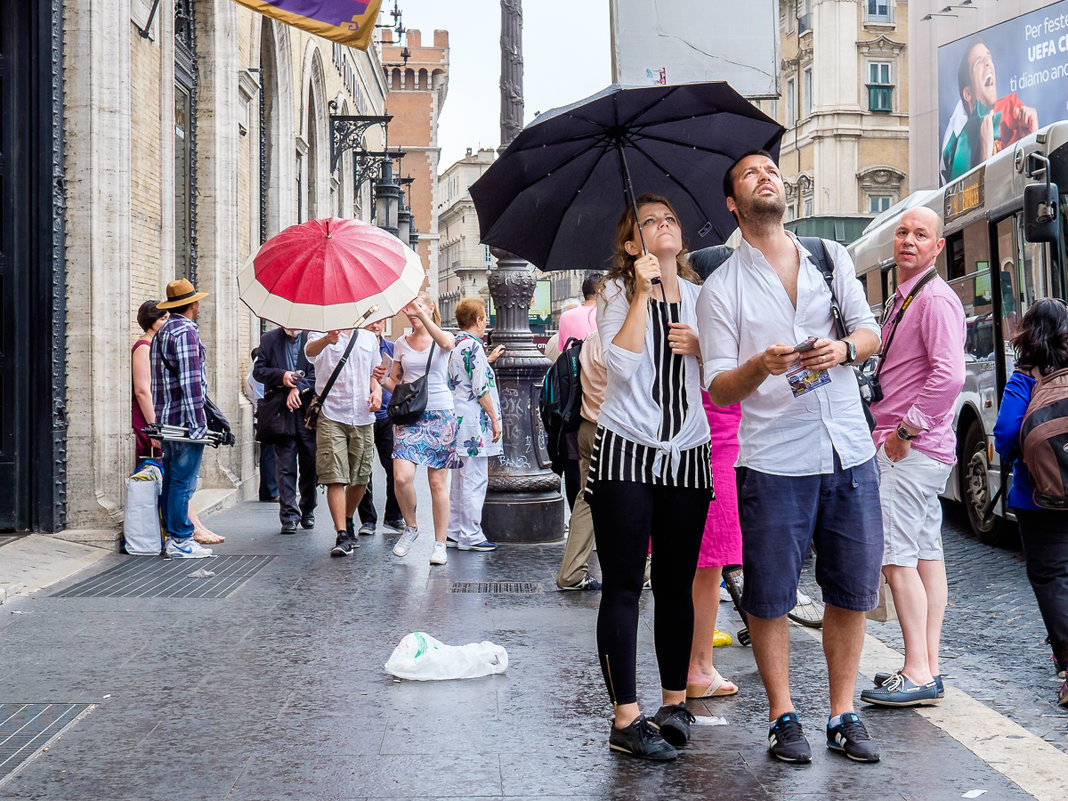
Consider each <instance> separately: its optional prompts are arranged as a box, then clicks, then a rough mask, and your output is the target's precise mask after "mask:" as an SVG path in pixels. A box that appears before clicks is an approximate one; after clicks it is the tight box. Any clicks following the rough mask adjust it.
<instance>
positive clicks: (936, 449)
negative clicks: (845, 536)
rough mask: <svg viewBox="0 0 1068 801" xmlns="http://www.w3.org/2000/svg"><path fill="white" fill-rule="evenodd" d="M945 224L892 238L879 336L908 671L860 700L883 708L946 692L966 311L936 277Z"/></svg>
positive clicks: (890, 571) (881, 409) (884, 460)
mask: <svg viewBox="0 0 1068 801" xmlns="http://www.w3.org/2000/svg"><path fill="white" fill-rule="evenodd" d="M945 242H946V241H945V239H943V238H942V219H941V217H939V216H938V214H936V213H935V212H934V211H932V210H931V209H928V208H917V209H910V210H909V211H906V212H905V213H904V214H903V215H902V216H901V221H900V222H899V223H898V226H897V229H896V230H895V232H894V263H895V264H896V265H897V282H898V283H897V291H896V292H895V293H894V296H893V297H892V298H891V300H890V305H889V308H888V310H887V314H886V317H885V319H884V321H883V329H882V341H883V345H882V364H881V367H880V370H879V383H880V385H881V387H882V390H883V400H881V401H879V402H877V403H873V404H872V412H874V414H875V420H876V428H875V431H873V432H872V436H873V438H874V439H875V446H876V448H877V449H878V453H877V454H876V455H877V458H878V460H879V470H880V486H879V497H880V504H881V506H882V515H883V546H884V550H883V575H884V576H886V582H887V584H889V585H890V591H891V592H892V593H893V596H894V606H895V607H896V609H897V615H898V619H899V621H900V623H901V632H902V635H903V636H904V640H905V664H904V666H903V667H902V668H901V670H899V671H897V672H896V673H880V674H877V675H876V677H875V683H876V686H875V687H873V688H871V689H867V690H864V691H863V692H862V693H861V694H860V698H861V700H862V701H866V702H867V703H869V704H876V705H879V706H887V707H894V706H915V705H918V704H931V703H937V702H938V699H939V698H940V697H941V696H942V694H943V687H942V677H941V671H940V670H939V667H938V649H939V644H940V642H941V637H942V619H943V617H944V615H945V610H946V602H947V598H948V594H949V591H948V587H947V583H946V569H945V562H944V560H943V551H942V507H941V505H940V504H939V500H938V496H939V494H940V493H941V492H942V490H944V489H945V486H946V481H947V479H948V478H949V475H950V472H951V471H952V469H953V464H954V462H955V461H956V436H955V435H954V433H953V428H952V423H953V410H954V405H955V402H956V399H957V396H958V395H959V394H960V390H961V387H962V386H963V385H964V337H965V321H964V307H963V306H962V305H961V302H960V298H958V297H957V295H956V294H955V293H954V292H953V290H952V289H950V287H949V285H948V284H947V283H946V282H945V281H944V280H942V278H941V277H940V276H939V275H938V274H937V270H936V267H935V261H936V259H937V258H938V254H939V253H941V252H942V248H943V247H944V246H945Z"/></svg>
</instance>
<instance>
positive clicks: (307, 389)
mask: <svg viewBox="0 0 1068 801" xmlns="http://www.w3.org/2000/svg"><path fill="white" fill-rule="evenodd" d="M307 340H308V335H307V333H305V332H303V331H294V330H292V329H289V328H275V329H274V330H272V331H268V332H267V333H266V334H264V335H263V336H262V337H261V338H260V355H259V358H258V359H256V365H255V367H254V368H253V370H252V376H253V378H255V379H256V380H257V381H259V382H260V383H262V384H263V400H261V401H260V402H259V405H258V406H257V411H256V416H257V431H258V433H257V437H258V438H259V439H260V441H261V442H264V443H268V442H269V443H273V444H274V451H275V471H276V475H277V478H278V499H279V503H278V519H279V520H280V521H281V523H282V533H283V534H296V533H297V523H298V521H299V523H300V525H301V526H302V527H304V528H306V529H310V528H312V527H313V526H314V525H315V514H314V512H315V501H316V496H315V432H314V431H309V430H308V429H306V428H305V427H304V412H305V410H306V409H307V406H308V404H309V403H310V402H311V399H312V395H313V394H314V391H315V389H314V388H315V368H314V366H313V365H312V363H311V362H309V361H308V357H307V356H305V355H304V346H305V345H306V344H307ZM301 373H303V375H301ZM298 475H299V478H298ZM298 485H299V488H300V503H299V506H298V503H297V488H298Z"/></svg>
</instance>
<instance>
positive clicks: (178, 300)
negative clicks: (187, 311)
mask: <svg viewBox="0 0 1068 801" xmlns="http://www.w3.org/2000/svg"><path fill="white" fill-rule="evenodd" d="M207 296H208V293H207V292H197V290H196V287H194V286H193V285H192V284H191V283H190V282H189V279H187V278H179V279H178V280H177V281H171V282H170V283H169V284H167V300H166V301H164V302H163V303H158V304H156V308H157V309H173V308H175V307H176V306H186V305H188V304H190V303H194V302H195V301H198V300H200V299H201V298H206V297H207Z"/></svg>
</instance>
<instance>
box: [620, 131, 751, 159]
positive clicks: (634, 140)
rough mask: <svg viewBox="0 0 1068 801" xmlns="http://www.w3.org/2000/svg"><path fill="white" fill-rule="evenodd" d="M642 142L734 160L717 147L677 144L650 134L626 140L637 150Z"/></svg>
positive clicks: (673, 140) (674, 140) (675, 140)
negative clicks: (688, 149) (657, 143)
mask: <svg viewBox="0 0 1068 801" xmlns="http://www.w3.org/2000/svg"><path fill="white" fill-rule="evenodd" d="M643 140H644V141H649V142H663V143H664V144H666V145H674V146H676V147H686V148H691V149H693V150H699V151H701V152H702V153H710V154H714V155H719V156H724V157H726V158H729V159H731V160H733V159H734V158H735V156H732V155H731V154H730V153H728V152H726V151H725V150H722V149H720V148H718V147H709V146H706V145H700V144H689V143H687V144H683V143H682V142H679V141H678V140H677V139H668V138H667V137H664V136H654V135H652V134H642V135H641V136H634V137H629V138H628V142H630V143H631V146H632V147H635V148H637V147H638V143H639V142H640V141H643Z"/></svg>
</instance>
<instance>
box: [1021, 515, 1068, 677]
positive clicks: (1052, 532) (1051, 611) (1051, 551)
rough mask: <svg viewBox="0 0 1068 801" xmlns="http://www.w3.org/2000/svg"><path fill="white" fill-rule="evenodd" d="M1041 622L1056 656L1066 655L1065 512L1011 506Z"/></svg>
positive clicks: (1067, 561) (1067, 558)
mask: <svg viewBox="0 0 1068 801" xmlns="http://www.w3.org/2000/svg"><path fill="white" fill-rule="evenodd" d="M1012 511H1013V512H1015V513H1016V519H1017V520H1018V521H1019V522H1020V539H1021V541H1022V542H1023V552H1024V558H1025V559H1026V560H1027V579H1028V581H1030V582H1031V589H1033V590H1034V591H1035V599H1036V600H1037V601H1038V609H1039V611H1040V612H1041V613H1042V622H1043V623H1045V624H1046V632H1047V633H1048V634H1049V638H1050V643H1051V644H1052V646H1053V650H1054V652H1055V653H1056V654H1057V656H1058V657H1059V658H1060V659H1064V658H1065V657H1066V656H1068V515H1066V514H1065V513H1064V512H1062V511H1059V510H1057V511H1051V510H1047V509H1043V510H1039V511H1036V510H1033V509H1013V510H1012Z"/></svg>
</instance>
